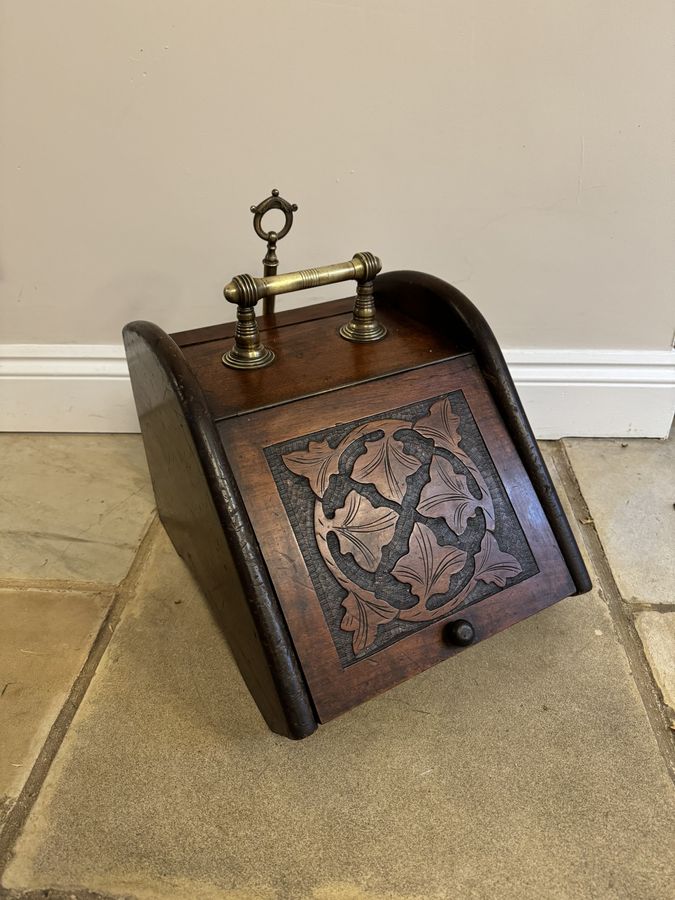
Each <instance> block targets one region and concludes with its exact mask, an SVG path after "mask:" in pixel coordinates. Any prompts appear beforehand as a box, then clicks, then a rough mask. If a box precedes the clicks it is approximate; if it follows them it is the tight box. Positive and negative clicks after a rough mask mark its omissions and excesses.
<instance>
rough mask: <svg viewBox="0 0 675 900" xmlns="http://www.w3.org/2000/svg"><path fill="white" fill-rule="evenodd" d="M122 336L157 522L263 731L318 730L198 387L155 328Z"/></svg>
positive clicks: (136, 328) (138, 326)
mask: <svg viewBox="0 0 675 900" xmlns="http://www.w3.org/2000/svg"><path fill="white" fill-rule="evenodd" d="M124 337H125V344H126V347H127V356H128V360H129V371H130V374H131V381H132V386H133V390H134V397H135V400H136V406H137V409H138V415H139V420H140V424H141V430H142V433H143V440H144V444H145V451H146V455H147V458H148V465H149V468H150V474H151V478H152V483H153V488H154V491H155V497H156V499H157V506H158V510H159V514H160V517H161V519H162V522H163V524H164V526H165V527H166V529H167V532H168V533H169V536H170V538H171V540H172V542H173V544H174V546H175V548H176V550H177V552H178V553H179V555H180V556H181V557H182V558H183V559H184V560H185V561H186V563H187V564H188V566H189V567H190V569H191V571H192V572H193V574H194V575H195V577H196V579H197V581H198V582H199V584H200V586H201V588H202V590H203V591H204V593H205V595H206V597H207V599H208V600H209V602H210V605H211V607H212V609H213V610H214V612H215V614H216V617H217V618H218V620H219V622H220V624H221V625H222V627H223V630H224V633H225V636H226V638H227V640H228V643H229V644H230V647H231V648H232V651H233V654H234V656H235V658H236V660H237V664H238V666H239V668H240V670H241V672H242V675H243V677H244V679H245V681H246V684H247V686H248V688H249V690H250V692H251V694H252V695H253V697H254V698H255V701H256V703H257V704H258V707H259V708H260V711H261V712H262V714H263V716H264V718H265V720H266V722H267V723H268V725H269V727H270V728H271V729H272V730H273V731H276V732H278V733H279V734H283V735H286V736H288V737H292V738H301V737H305V736H306V735H308V734H311V732H312V731H314V730H315V729H316V724H317V723H316V718H315V714H314V711H313V707H312V705H311V702H310V700H309V696H308V693H307V690H306V686H305V683H304V680H303V678H302V674H301V671H300V668H299V666H298V663H297V659H296V657H295V653H294V650H293V647H292V644H291V642H290V639H289V636H288V632H287V629H286V626H285V623H284V622H283V619H282V617H281V615H280V614H279V611H278V606H277V603H276V598H275V597H274V592H273V590H272V587H271V585H270V583H269V579H268V576H267V572H266V569H265V567H264V564H263V563H262V560H260V558H259V555H258V550H257V544H256V542H255V538H254V536H253V534H252V532H251V529H250V524H249V523H248V519H247V517H246V513H245V510H244V508H243V506H242V504H241V498H240V497H239V496H238V493H237V491H236V485H234V484H233V483H232V482H231V473H230V472H229V467H228V465H227V461H226V460H225V458H224V456H223V454H222V448H221V447H220V442H219V440H218V437H217V435H216V434H215V431H213V424H212V422H211V420H210V417H209V416H208V412H207V410H206V407H205V406H203V401H200V391H199V387H198V385H197V384H196V382H194V381H193V379H192V378H191V373H190V372H189V369H187V367H186V366H185V363H184V360H183V359H182V356H181V355H180V351H179V350H178V348H177V347H176V345H175V344H174V343H173V342H172V341H170V339H169V338H168V336H167V335H165V334H164V333H163V332H161V331H160V329H158V328H156V326H152V325H150V324H149V323H133V324H132V325H131V326H127V328H126V329H125V334H124ZM219 507H220V508H219Z"/></svg>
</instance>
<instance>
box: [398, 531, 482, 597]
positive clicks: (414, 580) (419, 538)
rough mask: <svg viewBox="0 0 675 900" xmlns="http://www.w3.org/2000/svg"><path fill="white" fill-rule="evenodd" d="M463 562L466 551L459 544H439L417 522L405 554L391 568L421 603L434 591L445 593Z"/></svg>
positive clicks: (433, 535)
mask: <svg viewBox="0 0 675 900" xmlns="http://www.w3.org/2000/svg"><path fill="white" fill-rule="evenodd" d="M465 563H466V552H465V551H464V550H460V549H459V547H441V546H440V545H439V544H438V542H437V540H436V535H435V534H434V533H433V531H432V530H431V529H430V528H428V527H427V526H426V525H422V524H420V523H419V522H416V523H415V526H414V528H413V530H412V534H411V535H410V543H409V545H408V553H406V555H405V556H402V557H401V558H400V559H399V561H398V562H397V563H396V565H395V566H394V568H393V569H392V570H391V572H392V575H394V577H395V578H397V579H398V580H399V581H402V582H406V583H407V584H409V585H410V587H411V590H412V592H413V594H415V595H416V596H417V597H418V598H419V600H420V602H421V603H422V604H424V603H426V601H427V600H428V599H429V597H432V596H433V595H434V594H444V593H445V592H446V591H447V590H448V588H449V586H450V579H451V578H452V576H453V575H455V574H456V573H457V572H460V571H461V570H462V569H463V568H464V565H465Z"/></svg>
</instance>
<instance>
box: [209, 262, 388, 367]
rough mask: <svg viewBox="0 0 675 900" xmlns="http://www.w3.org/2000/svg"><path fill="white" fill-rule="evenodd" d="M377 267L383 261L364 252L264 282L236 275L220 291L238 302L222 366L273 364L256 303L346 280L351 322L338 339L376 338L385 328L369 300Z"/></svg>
mask: <svg viewBox="0 0 675 900" xmlns="http://www.w3.org/2000/svg"><path fill="white" fill-rule="evenodd" d="M381 268H382V263H381V262H380V260H379V259H378V258H377V256H375V255H374V254H373V253H370V252H368V251H364V252H362V253H355V254H354V256H353V257H352V258H351V259H350V260H348V261H347V262H342V263H335V264H333V265H330V266H321V267H319V268H317V269H301V270H300V271H298V272H286V273H284V274H282V275H267V276H265V277H263V278H256V277H255V276H253V275H236V276H235V277H234V278H233V279H232V281H230V282H228V284H226V285H225V287H224V289H223V294H224V296H225V299H226V300H228V301H229V302H230V303H236V304H237V325H236V329H235V333H234V346H233V347H232V348H231V349H230V350H228V351H227V353H226V354H225V355H224V356H223V362H224V363H225V365H226V366H230V367H231V368H234V369H259V368H261V367H262V366H267V365H269V364H270V363H271V362H273V361H274V352H273V351H272V350H270V348H269V347H265V346H264V344H263V343H262V342H261V340H260V331H259V329H258V322H257V320H256V316H255V306H256V304H257V303H258V301H259V300H261V299H263V298H265V297H270V296H276V295H278V294H288V293H291V292H292V291H303V290H306V289H307V288H314V287H319V286H320V285H324V284H337V283H338V282H340V281H349V280H351V279H355V280H356V281H357V290H356V302H355V303H354V314H353V316H352V320H351V321H350V322H348V323H346V324H345V325H343V326H342V328H340V335H341V336H342V337H343V338H345V340H348V341H355V342H358V343H363V342H368V341H379V340H381V339H382V338H383V337H384V336H385V335H386V333H387V329H386V328H385V327H384V325H382V324H381V323H380V322H378V321H377V319H376V318H375V304H374V301H373V279H374V278H375V276H376V275H377V273H378V272H379V271H380V269H381Z"/></svg>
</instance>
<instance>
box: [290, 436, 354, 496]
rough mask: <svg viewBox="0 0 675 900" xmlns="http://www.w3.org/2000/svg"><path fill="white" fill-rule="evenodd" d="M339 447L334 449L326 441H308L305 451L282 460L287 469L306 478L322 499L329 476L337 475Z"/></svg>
mask: <svg viewBox="0 0 675 900" xmlns="http://www.w3.org/2000/svg"><path fill="white" fill-rule="evenodd" d="M341 452H342V450H341V449H340V445H339V444H338V446H337V447H336V448H335V449H334V448H333V447H331V446H330V444H329V443H328V441H310V442H309V446H308V447H307V450H296V451H294V452H292V453H287V454H286V455H285V456H284V457H282V458H283V461H284V463H285V464H286V466H287V468H289V469H290V470H291V472H294V473H295V474H296V475H301V476H303V477H304V478H307V479H308V481H309V483H310V485H311V488H312V490H313V491H314V493H315V494H316V495H317V497H323V495H324V493H325V491H326V488H327V487H328V482H329V481H330V477H331V475H337V473H338V465H339V463H340V454H341Z"/></svg>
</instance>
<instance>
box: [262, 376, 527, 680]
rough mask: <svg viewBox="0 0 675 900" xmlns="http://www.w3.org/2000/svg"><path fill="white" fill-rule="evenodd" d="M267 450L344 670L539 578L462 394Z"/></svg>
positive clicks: (364, 420) (444, 397)
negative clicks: (473, 605)
mask: <svg viewBox="0 0 675 900" xmlns="http://www.w3.org/2000/svg"><path fill="white" fill-rule="evenodd" d="M264 452H265V456H266V459H267V462H268V465H269V467H270V470H271V473H272V475H273V477H274V481H275V483H276V486H277V489H278V491H279V494H280V497H281V499H282V501H283V504H284V508H285V510H286V513H287V515H288V519H289V521H290V523H291V525H292V528H293V532H294V534H295V537H296V540H297V542H298V545H299V547H300V551H301V553H302V556H303V559H304V561H305V564H306V566H307V569H308V571H309V574H310V577H311V579H312V584H313V586H314V589H315V591H316V596H317V598H318V600H319V603H320V604H321V609H322V612H323V615H324V618H325V621H326V624H327V626H328V629H329V631H330V635H331V637H332V640H333V643H334V644H335V648H336V650H337V652H338V656H339V659H340V662H341V664H342V667H343V668H345V667H348V666H350V665H351V664H352V663H354V662H357V661H359V660H361V659H364V658H366V657H368V656H369V655H372V654H373V653H376V652H377V651H380V650H382V649H384V648H385V647H388V646H390V645H391V644H393V643H395V642H396V641H398V640H400V639H401V638H402V637H405V636H406V635H408V634H411V633H412V632H415V631H419V630H420V629H422V628H424V627H426V626H427V625H429V624H430V623H432V622H437V621H439V620H441V619H443V618H444V617H446V616H448V615H449V614H451V613H454V612H456V611H457V610H458V609H460V608H462V607H464V606H468V605H472V604H475V603H477V602H479V601H481V600H484V599H485V598H487V597H489V596H492V595H494V594H496V593H498V592H499V591H501V590H502V589H504V588H505V587H510V586H512V585H515V584H518V583H519V582H521V581H525V580H526V579H528V578H531V577H532V576H533V575H535V574H537V572H538V571H539V570H538V568H537V564H536V562H535V560H534V557H533V554H532V551H531V549H530V546H529V544H528V541H527V539H526V537H525V535H524V533H523V529H522V528H521V525H520V523H519V521H518V518H517V517H516V514H515V512H514V510H513V507H512V505H511V503H510V501H509V498H508V496H507V493H506V491H505V489H504V486H503V484H502V482H501V479H500V477H499V475H498V473H497V471H496V469H495V466H494V463H493V460H492V458H491V456H490V454H489V452H488V450H487V448H486V446H485V443H484V441H483V439H482V437H481V434H480V431H479V429H478V427H477V425H476V422H475V421H474V418H473V416H472V414H471V411H470V409H469V406H468V403H467V401H466V399H465V397H464V394H463V392H462V391H461V390H456V391H452V392H450V393H448V394H445V395H440V396H437V397H434V398H431V399H428V400H423V401H419V402H416V403H412V404H410V405H408V406H404V407H401V408H398V409H392V410H390V411H389V412H387V413H385V414H383V415H382V414H380V415H377V416H370V417H368V418H363V419H360V420H358V421H355V422H350V423H349V424H345V425H340V426H336V427H333V428H330V429H326V430H324V431H319V432H315V433H312V434H306V435H304V436H302V437H297V438H294V439H292V440H285V441H283V442H281V443H277V444H274V445H272V446H269V447H266V448H265V451H264Z"/></svg>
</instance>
